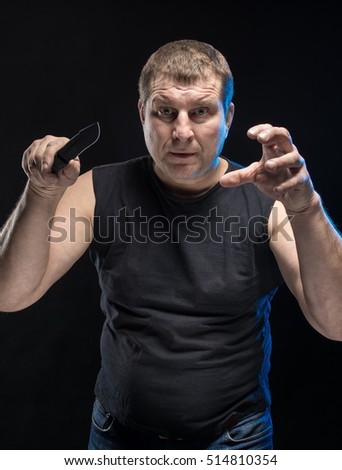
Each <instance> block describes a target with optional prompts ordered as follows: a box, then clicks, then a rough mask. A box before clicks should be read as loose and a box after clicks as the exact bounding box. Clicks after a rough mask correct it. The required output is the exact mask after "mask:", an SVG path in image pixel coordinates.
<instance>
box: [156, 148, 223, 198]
mask: <svg viewBox="0 0 342 470" xmlns="http://www.w3.org/2000/svg"><path fill="white" fill-rule="evenodd" d="M227 168H228V162H227V160H225V159H223V158H221V157H220V158H219V164H218V165H217V166H216V167H213V168H211V169H210V170H208V171H207V172H206V173H205V174H204V175H203V176H202V178H201V179H200V180H198V179H196V180H191V179H188V180H179V181H177V180H172V179H168V178H167V177H165V175H164V174H162V173H161V172H160V170H159V169H158V167H157V166H156V164H155V163H154V162H153V169H154V172H155V173H156V175H157V176H158V178H159V179H160V180H161V182H162V183H163V184H164V187H165V190H166V191H167V192H168V193H169V194H171V195H173V196H177V197H184V198H189V197H199V196H202V195H204V194H206V193H207V192H208V191H210V189H211V188H213V187H214V186H215V185H216V184H217V183H218V182H219V181H220V178H221V176H223V175H224V174H225V172H226V171H227Z"/></svg>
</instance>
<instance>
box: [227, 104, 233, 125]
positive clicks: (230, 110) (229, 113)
mask: <svg viewBox="0 0 342 470" xmlns="http://www.w3.org/2000/svg"><path fill="white" fill-rule="evenodd" d="M234 110H235V106H234V103H230V105H229V108H228V111H227V116H226V125H227V129H228V130H229V128H230V126H231V125H232V122H233V117H234Z"/></svg>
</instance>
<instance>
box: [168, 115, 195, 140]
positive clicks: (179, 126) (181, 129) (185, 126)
mask: <svg viewBox="0 0 342 470" xmlns="http://www.w3.org/2000/svg"><path fill="white" fill-rule="evenodd" d="M193 136H194V132H193V129H192V126H191V120H190V119H189V116H188V114H187V113H184V114H183V113H179V114H178V116H177V119H175V120H174V129H173V131H172V138H173V139H174V140H180V141H181V142H186V141H187V140H189V139H191V138H192V137H193Z"/></svg>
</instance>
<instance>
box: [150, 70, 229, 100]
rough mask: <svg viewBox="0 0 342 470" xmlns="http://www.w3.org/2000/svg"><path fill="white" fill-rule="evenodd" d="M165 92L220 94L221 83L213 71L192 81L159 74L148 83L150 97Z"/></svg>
mask: <svg viewBox="0 0 342 470" xmlns="http://www.w3.org/2000/svg"><path fill="white" fill-rule="evenodd" d="M165 93H171V94H174V93H201V94H202V93H206V94H211V93H212V94H215V95H219V96H221V94H222V83H221V80H220V79H219V78H218V77H217V76H216V75H215V74H214V73H211V74H209V75H208V76H207V77H203V76H201V77H197V78H195V79H193V80H192V81H185V80H181V79H178V78H176V77H171V76H167V75H159V76H158V77H156V78H155V79H154V80H153V81H152V82H151V84H150V98H153V97H154V96H156V95H158V94H165Z"/></svg>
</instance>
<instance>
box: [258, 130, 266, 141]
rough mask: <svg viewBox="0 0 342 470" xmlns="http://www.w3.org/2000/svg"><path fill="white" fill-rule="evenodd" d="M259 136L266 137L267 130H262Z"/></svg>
mask: <svg viewBox="0 0 342 470" xmlns="http://www.w3.org/2000/svg"><path fill="white" fill-rule="evenodd" d="M259 137H261V138H262V139H266V138H267V137H268V132H266V131H262V132H260V134H259Z"/></svg>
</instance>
